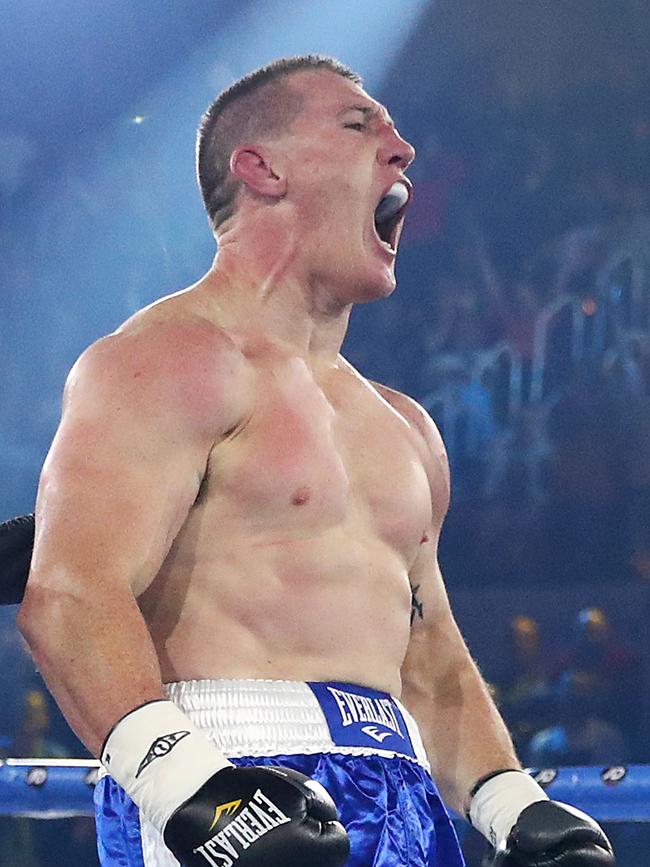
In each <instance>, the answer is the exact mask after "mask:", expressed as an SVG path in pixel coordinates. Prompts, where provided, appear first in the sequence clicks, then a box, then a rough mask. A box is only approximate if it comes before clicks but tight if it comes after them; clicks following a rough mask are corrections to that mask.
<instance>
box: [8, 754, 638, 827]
mask: <svg viewBox="0 0 650 867" xmlns="http://www.w3.org/2000/svg"><path fill="white" fill-rule="evenodd" d="M98 772H99V762H96V761H91V760H85V759H7V760H5V761H2V762H0V816H29V817H32V818H39V819H58V818H65V817H69V816H92V815H93V803H92V801H93V799H92V792H93V788H94V786H95V783H96V781H97V774H98ZM529 773H530V774H531V775H532V776H533V777H534V778H535V779H536V780H537V781H538V782H539V783H540V785H542V786H543V787H544V789H545V790H546V793H547V794H548V796H549V798H552V799H553V800H556V801H563V802H565V803H567V804H572V805H573V806H574V807H578V809H580V810H584V811H585V812H586V813H589V815H591V816H593V817H594V818H595V819H596V820H597V821H599V822H650V765H628V766H626V767H622V766H616V767H610V768H602V767H593V766H581V767H572V768H556V769H551V768H545V769H534V770H530V771H529Z"/></svg>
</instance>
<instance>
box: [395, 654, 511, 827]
mask: <svg viewBox="0 0 650 867" xmlns="http://www.w3.org/2000/svg"><path fill="white" fill-rule="evenodd" d="M403 700H404V703H405V704H406V706H407V707H408V708H409V710H410V711H411V713H412V714H413V716H414V717H415V719H416V720H417V722H418V725H419V727H420V731H421V734H422V739H423V741H424V746H425V748H426V751H427V756H428V758H429V761H430V763H431V770H432V774H433V777H434V779H435V780H436V782H437V784H438V786H439V788H440V791H441V794H442V796H443V798H444V800H445V802H446V803H447V804H448V805H449V806H450V807H452V808H453V809H455V810H457V811H458V812H461V813H463V812H464V811H465V810H466V809H467V807H468V800H469V794H470V791H471V789H472V787H473V786H474V784H475V783H476V781H477V780H478V779H479V778H480V777H482V776H484V775H485V774H487V773H489V772H490V771H492V770H496V769H498V768H519V767H521V766H520V763H519V761H518V759H517V757H516V754H515V750H514V747H513V745H512V740H511V738H510V735H509V733H508V730H507V729H506V726H505V724H504V722H503V719H502V718H501V715H500V714H499V711H498V710H497V708H496V706H495V704H494V701H493V700H492V698H491V696H490V694H489V692H488V689H487V687H486V685H485V682H484V680H483V678H482V677H481V675H480V673H479V671H478V669H477V667H476V666H475V664H474V663H473V662H472V660H471V659H469V658H468V659H467V661H466V662H464V663H463V664H462V665H461V666H459V667H457V668H455V669H452V670H450V671H447V672H446V673H445V676H444V678H443V679H440V680H439V681H438V682H437V683H435V684H433V686H432V684H430V683H429V684H424V683H423V684H420V685H418V684H414V683H410V684H407V685H405V688H404V692H403Z"/></svg>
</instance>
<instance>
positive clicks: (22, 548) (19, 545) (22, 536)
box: [0, 515, 34, 605]
mask: <svg viewBox="0 0 650 867" xmlns="http://www.w3.org/2000/svg"><path fill="white" fill-rule="evenodd" d="M33 548H34V516H33V515H20V517H18V518H12V519H11V520H10V521H3V522H2V523H0V605H18V603H20V602H22V601H23V596H24V595H25V585H26V584H27V577H28V575H29V567H30V564H31V561H32V550H33Z"/></svg>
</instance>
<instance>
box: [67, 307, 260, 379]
mask: <svg viewBox="0 0 650 867" xmlns="http://www.w3.org/2000/svg"><path fill="white" fill-rule="evenodd" d="M172 300H173V299H172V298H170V299H169V301H170V302H172ZM245 362H246V360H245V358H244V355H243V353H242V352H241V349H240V348H239V346H238V345H237V342H236V340H235V339H234V338H233V337H232V336H231V335H230V334H229V333H228V332H227V331H225V330H224V329H223V328H222V327H220V326H219V325H218V324H217V323H216V322H214V321H211V320H210V319H209V318H207V317H206V316H203V315H201V313H200V312H197V311H193V310H192V309H191V308H188V307H183V306H180V305H177V304H174V303H170V304H169V305H168V306H166V305H165V302H164V301H163V302H157V303H156V304H154V305H151V306H150V307H147V308H144V309H143V310H140V311H138V312H137V313H135V314H134V315H133V316H131V317H130V318H129V319H127V320H126V321H125V322H124V323H123V324H122V325H120V326H119V328H117V329H116V330H115V331H113V332H112V333H111V334H108V335H106V336H104V337H101V338H100V339H99V340H97V341H95V342H94V343H92V344H91V345H90V346H89V347H88V348H87V349H85V350H84V352H82V354H81V355H80V357H79V358H78V360H77V362H76V364H75V366H74V367H73V370H72V373H73V374H75V373H76V374H78V373H79V372H80V371H83V372H84V373H86V374H90V375H91V376H93V378H95V377H101V378H107V377H108V378H110V377H122V376H136V377H141V376H145V375H146V376H147V377H148V378H149V379H150V380H154V381H155V380H156V379H157V378H164V380H165V381H167V382H169V381H171V382H176V381H183V380H185V379H187V378H189V379H190V380H191V379H192V378H193V377H196V376H199V377H200V378H201V379H205V377H206V376H219V375H220V374H221V375H228V376H232V375H233V374H234V373H236V368H237V366H238V365H241V366H243V365H244V364H245Z"/></svg>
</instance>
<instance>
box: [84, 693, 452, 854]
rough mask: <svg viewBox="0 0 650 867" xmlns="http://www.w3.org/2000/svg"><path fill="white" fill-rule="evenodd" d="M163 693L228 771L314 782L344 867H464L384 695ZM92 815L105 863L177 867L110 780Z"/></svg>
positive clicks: (408, 729)
mask: <svg viewBox="0 0 650 867" xmlns="http://www.w3.org/2000/svg"><path fill="white" fill-rule="evenodd" d="M166 691H167V696H168V698H170V699H171V701H173V702H174V703H175V704H176V705H178V707H180V708H181V710H183V711H184V712H185V713H186V714H187V715H188V717H189V718H190V719H191V720H192V722H193V723H194V725H196V726H197V727H198V728H199V729H201V730H202V731H204V732H205V734H207V735H208V737H209V738H210V739H211V740H212V741H213V742H214V743H215V745H216V746H217V748H218V749H219V750H221V752H222V753H223V754H224V755H226V756H227V757H228V758H229V759H230V760H231V761H232V762H233V764H235V765H239V766H245V765H276V766H286V767H289V768H293V769H295V770H297V771H300V772H301V773H303V774H307V776H309V777H312V778H313V779H315V780H318V782H320V783H322V784H323V786H325V788H326V789H327V791H328V792H329V793H330V795H331V796H332V798H333V799H334V802H335V804H336V806H337V808H338V811H339V815H340V818H341V821H342V823H343V825H344V826H345V828H346V830H347V832H348V834H349V836H350V847H351V848H350V857H349V859H348V862H347V865H346V867H464V863H465V862H464V861H463V856H462V855H461V852H460V848H459V846H458V840H457V838H456V834H455V832H454V829H453V826H452V824H451V821H450V819H449V817H448V815H447V812H446V810H445V808H444V806H443V804H442V801H441V800H440V796H439V794H438V790H437V788H436V786H435V783H434V782H433V780H432V779H431V775H430V773H429V766H428V764H427V760H426V757H425V753H424V747H423V746H422V740H421V738H420V735H419V732H418V729H417V725H416V723H415V721H414V719H413V717H412V716H411V715H410V714H409V713H408V711H407V710H406V709H405V708H404V707H403V705H402V704H400V702H399V701H398V700H397V699H395V698H393V697H392V696H390V695H389V694H388V693H385V692H378V691H377V690H373V689H368V688H366V687H362V686H356V685H352V684H346V683H334V682H332V683H302V682H297V681H281V680H280V681H275V680H194V681H185V682H181V683H172V684H168V685H167V686H166ZM95 818H96V825H97V845H98V851H99V859H100V862H101V864H102V867H178V861H177V860H176V859H175V858H174V857H173V855H172V854H171V852H170V851H169V850H168V849H167V847H166V846H165V844H164V842H163V839H162V836H161V835H160V834H159V833H158V831H156V829H155V828H154V827H153V826H152V825H151V824H150V823H149V822H148V821H147V820H146V819H145V818H144V817H142V816H140V814H139V811H138V808H137V806H136V805H135V804H134V803H133V801H132V800H131V799H130V798H129V797H128V795H127V794H126V793H125V792H124V790H123V789H121V788H120V787H119V786H118V785H117V783H116V782H115V781H114V780H113V779H112V777H110V776H104V777H102V778H101V779H100V780H99V782H98V783H97V786H96V788H95ZM233 864H234V865H235V867H236V861H234V862H233ZM206 867H210V865H209V864H208V863H207V862H206Z"/></svg>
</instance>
